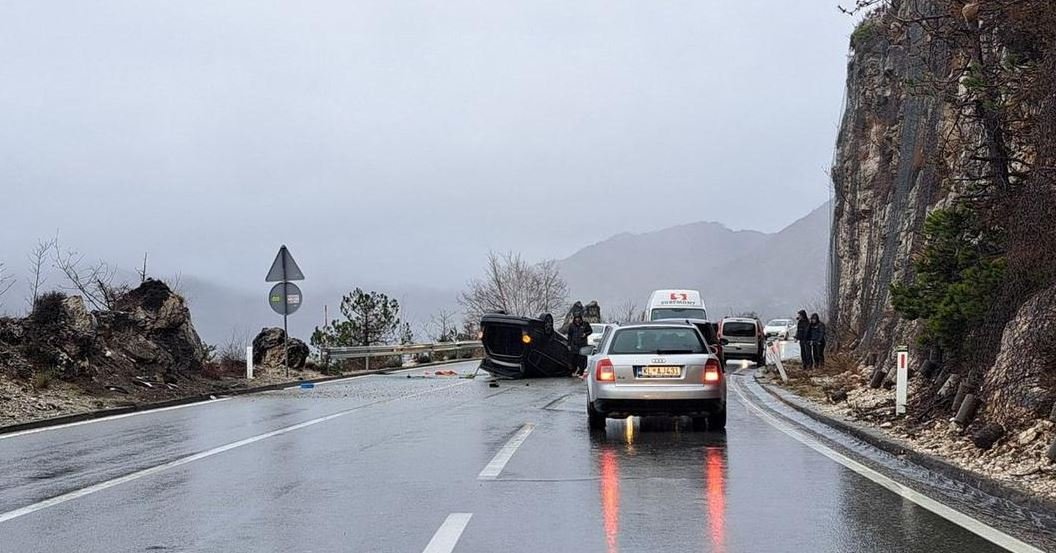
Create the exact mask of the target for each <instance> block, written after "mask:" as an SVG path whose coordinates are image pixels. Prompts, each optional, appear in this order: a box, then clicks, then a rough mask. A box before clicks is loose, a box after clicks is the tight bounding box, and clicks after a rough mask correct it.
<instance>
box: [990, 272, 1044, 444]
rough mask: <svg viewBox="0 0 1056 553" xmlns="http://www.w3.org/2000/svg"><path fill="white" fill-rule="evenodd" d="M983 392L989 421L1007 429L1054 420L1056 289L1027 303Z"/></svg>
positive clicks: (1008, 328)
mask: <svg viewBox="0 0 1056 553" xmlns="http://www.w3.org/2000/svg"><path fill="white" fill-rule="evenodd" d="M982 392H983V396H984V397H986V398H987V406H986V415H987V417H986V418H987V420H992V421H995V422H999V423H1002V424H1004V425H1005V426H1006V427H1016V426H1019V425H1020V424H1021V423H1023V422H1026V421H1029V420H1033V419H1036V418H1045V417H1047V416H1049V415H1050V413H1051V409H1052V406H1053V403H1054V402H1056V286H1054V287H1051V288H1048V289H1046V290H1044V291H1042V292H1040V293H1038V294H1036V295H1035V296H1033V297H1032V298H1031V299H1029V300H1027V301H1026V302H1024V304H1023V305H1022V306H1020V308H1019V310H1018V311H1017V312H1016V315H1015V317H1013V318H1012V320H1010V321H1009V322H1008V324H1006V325H1005V329H1004V332H1003V333H1002V337H1001V349H1000V351H998V354H997V359H996V361H995V363H994V366H993V367H992V368H991V369H990V370H989V371H986V374H985V376H984V380H983V385H982Z"/></svg>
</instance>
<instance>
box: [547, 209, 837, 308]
mask: <svg viewBox="0 0 1056 553" xmlns="http://www.w3.org/2000/svg"><path fill="white" fill-rule="evenodd" d="M829 217H830V204H829V203H826V204H824V205H822V206H821V207H818V208H817V209H815V210H814V211H812V212H811V213H810V214H808V215H806V216H805V217H803V218H802V219H799V220H798V221H796V222H794V223H792V224H791V225H789V226H787V227H786V228H784V229H782V230H781V231H779V232H776V233H772V234H767V233H762V232H756V231H746V230H741V231H736V230H731V229H729V228H727V227H726V226H724V225H722V224H719V223H711V222H702V223H693V224H688V225H679V226H676V227H671V228H667V229H663V230H659V231H656V232H648V233H642V234H629V233H624V234H619V235H616V236H613V237H612V238H609V239H608V240H604V241H602V242H598V243H597V244H594V245H591V246H588V247H586V248H583V249H582V250H580V251H579V252H576V253H575V254H573V255H572V256H570V257H568V258H567V259H564V260H562V261H561V262H560V266H561V271H562V274H563V275H564V276H565V279H566V280H567V281H568V283H569V286H570V288H571V290H572V295H573V296H574V297H575V298H576V299H580V300H583V301H586V300H590V299H597V300H598V301H599V302H601V305H602V313H603V315H605V314H606V313H610V314H611V313H613V310H614V309H616V308H618V307H619V306H622V305H624V304H627V303H628V302H633V303H635V304H637V307H638V308H639V309H643V308H644V307H645V302H646V300H647V299H648V297H649V293H650V292H651V291H653V290H655V289H661V288H692V289H699V290H700V291H701V292H702V293H703V295H704V299H705V302H706V303H707V305H708V311H709V314H710V315H711V316H713V317H716V316H722V315H726V314H731V313H740V312H746V311H754V312H756V313H758V314H760V315H761V316H764V317H776V316H782V315H788V314H791V313H792V312H794V311H795V310H798V309H800V308H817V307H818V306H819V305H820V299H821V298H822V297H823V294H822V292H823V289H824V284H825V271H826V266H827V265H826V263H827V259H828V230H829V221H830V218H829Z"/></svg>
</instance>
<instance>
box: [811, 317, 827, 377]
mask: <svg viewBox="0 0 1056 553" xmlns="http://www.w3.org/2000/svg"><path fill="white" fill-rule="evenodd" d="M810 355H811V361H813V364H814V366H815V367H821V366H824V365H825V323H823V322H821V317H818V314H817V313H813V314H811V316H810Z"/></svg>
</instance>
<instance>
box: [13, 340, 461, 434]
mask: <svg viewBox="0 0 1056 553" xmlns="http://www.w3.org/2000/svg"><path fill="white" fill-rule="evenodd" d="M475 360H476V359H456V360H450V361H439V362H436V363H425V364H422V365H415V366H413V367H388V368H384V369H371V370H368V371H358V372H355V373H346V374H342V375H334V376H324V377H322V378H315V379H311V380H289V381H286V382H280V383H277V384H268V385H265V386H253V387H249V388H233V389H228V390H217V391H215V392H212V393H208V394H198V395H194V396H187V397H181V398H176V399H168V400H165V401H155V402H151V403H141V404H138V405H129V406H127V407H111V408H109V409H96V410H94V411H85V412H83V413H74V414H72V415H61V416H58V417H50V418H47V419H40V420H35V421H29V422H20V423H15V424H9V425H6V426H0V435H3V434H12V433H14V432H22V431H24V430H36V429H38V428H46V427H48V426H59V425H62V424H70V423H74V422H82V421H87V420H93V419H103V418H106V417H113V416H115V415H126V414H128V413H136V412H140V411H154V410H156V409H164V408H166V407H176V406H179V405H188V404H191V403H204V402H207V401H212V400H215V399H219V398H222V397H234V396H243V395H248V394H256V393H260V392H270V391H273V390H282V389H284V388H289V387H290V386H297V385H299V384H322V383H324V382H330V381H332V380H347V379H350V378H358V377H360V376H371V375H375V374H385V373H390V372H394V371H405V370H411V369H425V368H429V367H438V366H442V365H454V364H456V363H467V362H470V361H475Z"/></svg>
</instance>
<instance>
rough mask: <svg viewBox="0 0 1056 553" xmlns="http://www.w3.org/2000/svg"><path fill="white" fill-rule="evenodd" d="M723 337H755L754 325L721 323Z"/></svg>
mask: <svg viewBox="0 0 1056 553" xmlns="http://www.w3.org/2000/svg"><path fill="white" fill-rule="evenodd" d="M722 335H723V336H739V337H744V336H755V323H733V322H730V323H723V324H722Z"/></svg>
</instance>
